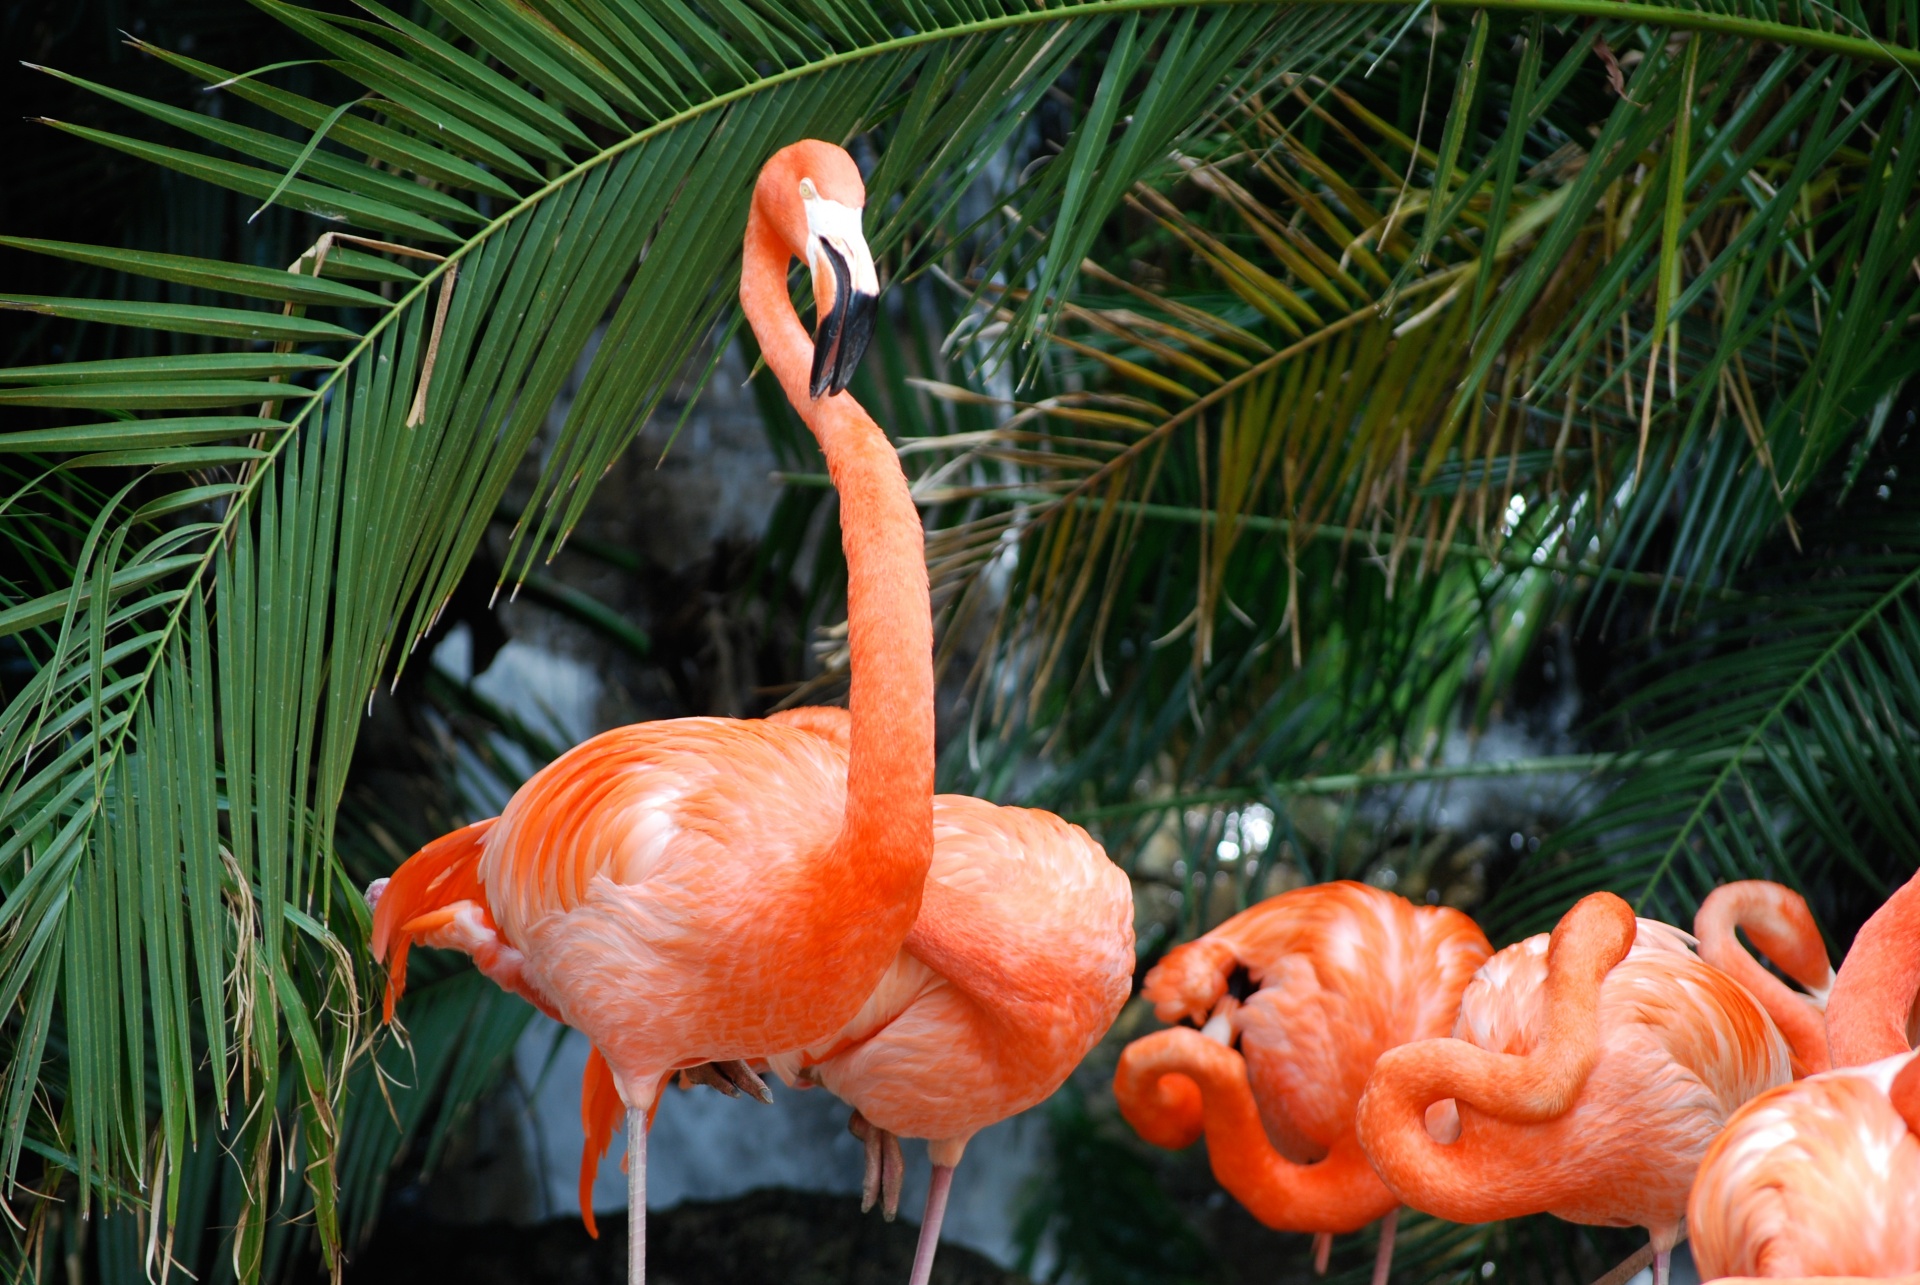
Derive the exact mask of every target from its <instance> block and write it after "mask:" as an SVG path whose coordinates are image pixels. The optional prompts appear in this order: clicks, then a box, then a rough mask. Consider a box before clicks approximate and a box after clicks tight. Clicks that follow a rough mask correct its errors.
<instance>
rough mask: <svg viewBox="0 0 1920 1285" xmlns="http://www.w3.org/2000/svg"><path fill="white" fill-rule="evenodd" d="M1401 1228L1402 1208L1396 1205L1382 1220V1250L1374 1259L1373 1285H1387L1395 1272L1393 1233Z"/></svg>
mask: <svg viewBox="0 0 1920 1285" xmlns="http://www.w3.org/2000/svg"><path fill="white" fill-rule="evenodd" d="M1399 1226H1400V1208H1399V1206H1397V1205H1396V1206H1395V1207H1394V1208H1392V1209H1390V1210H1388V1211H1387V1216H1386V1217H1385V1218H1382V1219H1381V1220H1380V1250H1379V1252H1378V1253H1376V1254H1375V1255H1374V1259H1373V1285H1387V1275H1388V1273H1390V1272H1391V1271H1392V1270H1393V1233H1394V1232H1395V1231H1396V1230H1398V1228H1399Z"/></svg>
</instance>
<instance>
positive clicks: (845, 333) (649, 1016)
mask: <svg viewBox="0 0 1920 1285" xmlns="http://www.w3.org/2000/svg"><path fill="white" fill-rule="evenodd" d="M865 203H866V191H865V188H864V186H863V185H862V183H861V180H860V172H859V170H858V169H857V168H856V167H855V165H854V163H853V160H852V158H851V157H849V156H848V155H847V154H846V152H844V151H843V150H841V149H840V148H838V147H835V146H833V145H832V144H829V143H822V142H816V141H807V142H801V143H795V144H793V145H792V146H790V147H786V148H783V149H781V150H780V151H779V152H776V153H775V154H774V155H773V157H772V158H771V159H770V160H768V161H767V163H766V165H765V166H764V167H763V168H762V170H761V172H760V177H759V180H758V182H757V184H756V185H755V188H754V193H753V202H752V208H751V211H750V213H749V216H748V220H747V231H746V240H745V250H744V267H743V271H742V274H741V281H740V300H741V304H742V306H743V307H744V309H745V311H746V314H747V319H748V321H749V322H750V323H751V324H752V326H753V329H754V334H755V335H756V336H757V337H758V339H759V341H760V347H761V350H762V352H763V353H765V355H766V359H767V364H768V365H769V367H771V368H772V370H773V372H774V374H775V375H776V376H777V377H778V378H779V380H780V383H781V386H782V387H783V388H784V389H785V391H786V394H787V398H788V400H789V401H791V402H792V403H793V405H794V408H795V409H796V410H797V411H799V413H800V416H801V418H802V419H804V420H805V421H806V423H807V425H808V427H809V428H811V429H812V430H813V433H814V435H815V436H816V437H817V438H818V439H819V441H820V447H821V450H822V451H823V452H824V453H825V455H826V459H827V468H828V471H829V472H830V473H831V474H832V476H833V480H834V485H835V487H836V488H837V489H838V491H839V494H840V506H841V508H840V515H841V538H842V540H843V542H844V543H845V546H846V554H847V618H848V622H849V632H850V643H851V647H852V660H851V667H852V691H851V696H850V702H851V705H852V712H851V716H850V724H849V731H848V740H849V747H848V749H847V751H846V752H845V753H844V754H843V753H841V752H839V751H837V750H836V749H835V748H834V747H833V746H832V745H831V744H829V743H827V742H826V741H824V740H822V738H821V737H819V736H818V735H815V734H813V733H812V732H809V731H807V730H806V729H804V728H801V727H797V726H793V725H790V724H783V723H780V722H777V721H771V720H767V721H742V720H735V719H722V718H687V719H675V720H671V721H666V722H658V723H645V724H640V725H638V726H634V727H624V728H618V729H616V730H614V731H611V732H607V733H605V734H603V735H601V736H597V737H595V738H593V739H592V740H590V741H587V742H586V743H584V744H582V745H580V746H577V747H576V748H574V749H573V750H570V751H569V752H568V753H566V754H564V755H562V756H561V757H560V758H559V759H557V760H555V761H554V762H553V763H552V764H550V765H549V766H547V767H546V768H545V769H543V770H542V771H541V772H539V773H538V774H537V775H535V776H534V777H533V779H531V780H529V781H528V782H527V783H526V784H525V785H524V786H522V787H521V788H520V790H519V791H518V792H517V793H516V794H515V795H514V796H513V798H512V800H511V801H510V802H509V803H508V804H507V808H506V811H505V812H504V813H503V814H502V815H501V816H500V817H499V818H498V820H496V821H493V822H482V823H481V824H480V825H478V826H471V827H468V828H467V829H466V830H463V831H460V832H458V833H456V834H453V835H449V836H447V838H445V839H442V840H440V841H438V842H437V843H435V844H430V845H428V847H427V848H425V849H423V850H422V851H421V852H420V853H419V854H418V855H417V856H416V857H415V858H413V859H412V860H411V861H409V862H408V863H407V864H406V865H404V866H402V867H401V869H400V871H398V872H397V873H396V874H395V875H394V877H393V879H392V880H391V881H390V882H386V883H383V884H377V885H376V886H375V887H374V888H372V889H369V892H368V899H369V901H371V902H374V903H375V914H374V938H373V948H374V951H375V953H376V955H378V956H380V957H381V958H383V959H387V960H388V962H389V966H390V970H391V974H392V976H393V984H392V987H391V991H390V994H392V993H397V992H398V990H399V988H400V985H401V983H402V976H403V975H402V972H401V970H402V968H403V967H404V962H405V952H406V947H407V943H408V942H409V941H410V940H411V939H413V938H422V939H425V940H427V941H428V942H429V944H436V945H438V944H446V945H453V946H456V947H459V948H461V949H465V950H468V952H469V953H471V954H473V955H474V957H475V960H476V962H477V963H479V964H480V965H481V966H482V968H483V969H485V970H486V971H487V973H488V975H489V976H491V977H493V978H494V979H495V980H496V981H498V982H500V983H501V984H502V985H503V986H506V987H508V988H509V989H513V990H516V991H518V992H519V993H522V994H525V995H528V996H529V997H530V998H533V999H535V1000H536V1002H538V1003H539V1004H540V1005H541V1006H542V1007H543V1008H545V1009H546V1010H547V1011H549V1012H550V1013H552V1014H554V1015H555V1016H557V1017H558V1018H559V1019H560V1020H562V1021H565V1022H566V1023H567V1024H569V1025H571V1026H574V1027H577V1028H578V1029H580V1030H581V1031H583V1032H585V1033H586V1035H587V1036H588V1038H589V1039H591V1040H592V1041H593V1044H594V1046H595V1048H596V1049H597V1050H598V1051H599V1052H600V1053H601V1054H603V1055H604V1057H605V1061H606V1064H607V1066H608V1068H609V1071H610V1077H611V1081H612V1086H613V1089H614V1091H615V1093H616V1095H617V1098H618V1100H619V1102H620V1103H621V1105H622V1106H623V1107H624V1108H625V1110H626V1116H627V1144H628V1156H629V1163H628V1171H629V1184H628V1204H629V1218H630V1223H629V1226H630V1228H631V1233H630V1237H631V1239H630V1245H629V1249H628V1274H629V1279H630V1280H632V1281H634V1282H636V1283H637V1282H640V1281H642V1280H644V1279H645V1265H646V1257H645V1255H646V1248H645V1247H646V1223H645V1218H646V1126H647V1122H648V1120H649V1119H650V1118H651V1114H652V1111H653V1109H654V1106H655V1105H656V1103H657V1101H658V1093H659V1090H660V1088H661V1086H662V1085H663V1084H664V1082H665V1081H666V1079H667V1078H668V1077H669V1076H670V1075H672V1074H673V1073H674V1072H675V1071H676V1070H682V1069H687V1068H694V1067H699V1066H701V1065H703V1064H706V1063H722V1064H732V1063H737V1062H741V1061H743V1060H746V1059H757V1058H765V1057H768V1056H770V1055H772V1054H775V1053H779V1052H782V1051H785V1050H788V1049H795V1048H805V1047H808V1046H810V1045H813V1044H816V1043H818V1042H819V1041H821V1040H825V1039H828V1038H830V1037H831V1036H832V1035H833V1033H834V1032H835V1031H838V1030H841V1029H842V1028H844V1027H845V1026H846V1025H847V1023H848V1022H849V1021H851V1020H852V1019H853V1018H854V1016H855V1015H856V1014H857V1013H859V1011H860V1009H861V1007H862V1005H864V1004H865V1003H866V1002H867V1000H868V998H869V996H871V995H872V994H873V992H874V989H875V987H876V986H878V985H879V984H880V982H881V980H882V978H883V977H884V976H885V975H886V974H887V971H888V969H889V968H891V967H892V966H893V964H894V961H895V959H896V957H897V956H898V955H899V952H900V948H901V946H902V944H903V943H904V942H905V941H906V939H907V934H908V932H909V931H910V930H911V929H912V927H913V924H914V921H915V918H916V916H917V915H918V914H919V910H920V900H921V891H922V888H923V887H924V885H925V884H926V877H927V870H928V866H929V863H930V861H931V858H932V850H933V834H932V830H933V807H932V800H933V644H932V623H931V613H930V609H929V605H928V598H927V575H926V565H925V557H924V552H923V543H924V541H923V536H922V532H921V527H920V520H919V515H918V513H917V511H916V510H915V508H914V505H913V500H912V497H911V496H910V495H909V493H908V490H907V484H906V478H905V475H904V474H903V473H902V472H901V469H900V462H899V458H898V456H897V455H896V454H895V452H894V450H893V447H892V445H891V444H890V443H889V442H888V441H887V437H886V434H885V433H884V432H882V431H881V429H880V427H879V425H877V424H875V423H874V422H873V419H872V418H871V417H870V416H868V415H867V413H866V412H865V411H864V410H862V409H861V407H860V405H859V403H858V402H856V401H855V400H854V399H853V398H852V397H850V396H848V395H846V393H845V391H844V390H845V388H846V385H847V381H848V379H849V378H850V376H851V374H852V371H853V367H854V365H855V363H856V362H857V361H858V360H859V358H860V355H861V352H862V351H863V349H864V348H865V346H866V342H867V339H868V337H869V336H870V335H871V330H872V324H873V317H874V300H875V296H876V293H877V290H878V284H877V280H876V278H875V274H874V270H873V261H872V257H871V255H870V254H869V252H868V250H867V245H866V241H865V239H864V238H863V237H862V235H861V231H860V212H861V209H862V207H863V206H864V205H865ZM794 258H799V259H802V260H804V261H805V262H806V263H807V264H808V265H809V267H810V268H811V269H812V271H813V284H814V297H815V298H816V300H818V303H819V310H820V322H819V327H818V333H817V335H816V340H817V342H810V341H809V339H808V337H807V333H806V331H805V329H803V328H802V326H801V324H800V319H799V317H798V316H797V315H795V313H794V309H793V304H792V302H791V300H790V299H789V297H788V295H787V284H786V282H787V275H786V274H787V264H788V262H789V261H790V260H791V259H794ZM733 1074H734V1076H735V1077H736V1078H740V1079H743V1080H745V1081H747V1082H751V1076H750V1074H749V1073H748V1072H747V1071H746V1069H745V1067H744V1066H739V1067H736V1068H734V1070H733Z"/></svg>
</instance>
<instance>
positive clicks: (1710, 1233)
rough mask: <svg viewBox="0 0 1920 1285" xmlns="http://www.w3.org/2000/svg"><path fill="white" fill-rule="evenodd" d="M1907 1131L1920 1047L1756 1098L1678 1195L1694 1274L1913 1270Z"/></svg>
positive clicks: (1918, 1163) (1916, 1152) (1917, 1154)
mask: <svg viewBox="0 0 1920 1285" xmlns="http://www.w3.org/2000/svg"><path fill="white" fill-rule="evenodd" d="M1903 1073H1904V1075H1905V1082H1904V1083H1902V1084H1900V1086H1899V1087H1900V1089H1902V1090H1904V1094H1897V1093H1896V1082H1897V1081H1898V1080H1899V1079H1900V1077H1901V1076H1902V1075H1903ZM1902 1099H1903V1100H1902ZM1902 1106H1904V1107H1905V1113H1904V1114H1903V1112H1902V1110H1901V1108H1902ZM1917 1134H1920V1054H1915V1053H1900V1054H1895V1055H1894V1056H1892V1057H1888V1058H1882V1059H1881V1060H1880V1061H1878V1062H1873V1063H1869V1064H1868V1065H1866V1066H1861V1067H1848V1068H1844V1069H1841V1070H1837V1071H1829V1072H1827V1073H1825V1074H1823V1075H1815V1076H1811V1077H1809V1078H1807V1079H1805V1080H1801V1081H1798V1082H1796V1083H1794V1084H1790V1085H1785V1086H1783V1087H1781V1088H1778V1089H1774V1090H1773V1091H1772V1092H1770V1093H1765V1094H1762V1095H1761V1096H1760V1097H1758V1098H1755V1099H1754V1100H1753V1101H1752V1102H1750V1103H1748V1104H1747V1105H1746V1106H1745V1107H1743V1108H1742V1109H1741V1110H1740V1111H1739V1112H1738V1113H1737V1114H1736V1115H1735V1116H1734V1117H1733V1119H1732V1120H1730V1121H1729V1122H1728V1124H1727V1127H1726V1130H1725V1132H1723V1133H1722V1134H1721V1135H1720V1137H1719V1138H1718V1139H1716V1140H1715V1141H1714V1143H1713V1146H1712V1147H1711V1148H1710V1149H1709V1150H1708V1152H1707V1156H1706V1159H1705V1160H1704V1161H1703V1162H1702V1163H1701V1166H1700V1176H1699V1178H1698V1180H1697V1181H1696V1182H1695V1183H1694V1187H1693V1196H1692V1199H1691V1200H1690V1201H1689V1203H1688V1207H1687V1226H1688V1229H1689V1235H1690V1236H1691V1239H1692V1242H1693V1256H1694V1261H1695V1263H1696V1264H1698V1265H1699V1268H1700V1272H1701V1279H1703V1280H1713V1279H1715V1278H1718V1277H1726V1276H1733V1277H1760V1278H1781V1277H1784V1278H1789V1279H1792V1278H1805V1277H1836V1276H1837V1277H1867V1278H1887V1277H1896V1278H1897V1277H1900V1276H1904V1275H1908V1274H1913V1275H1914V1276H1915V1277H1916V1278H1920V1136H1916V1135H1917Z"/></svg>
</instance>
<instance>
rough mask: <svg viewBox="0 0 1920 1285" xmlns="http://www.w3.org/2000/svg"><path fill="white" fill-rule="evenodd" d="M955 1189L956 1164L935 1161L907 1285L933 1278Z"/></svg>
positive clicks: (925, 1282) (923, 1282) (922, 1282)
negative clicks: (954, 1165)
mask: <svg viewBox="0 0 1920 1285" xmlns="http://www.w3.org/2000/svg"><path fill="white" fill-rule="evenodd" d="M887 1136H888V1137H892V1136H893V1135H892V1134H888V1135H887ZM952 1190H953V1166H952V1165H935V1166H934V1167H933V1182H932V1184H931V1185H930V1186H929V1187H928V1188H927V1212H926V1215H925V1216H924V1217H922V1218H921V1220H920V1243H919V1244H917V1245H915V1246H914V1249H913V1275H912V1276H910V1277H909V1278H908V1280H907V1285H927V1282H929V1281H930V1280H932V1279H933V1256H934V1254H936V1253H938V1252H939V1249H940V1224H941V1223H942V1222H944V1221H946V1217H947V1196H948V1194H949V1193H951V1192H952Z"/></svg>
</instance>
